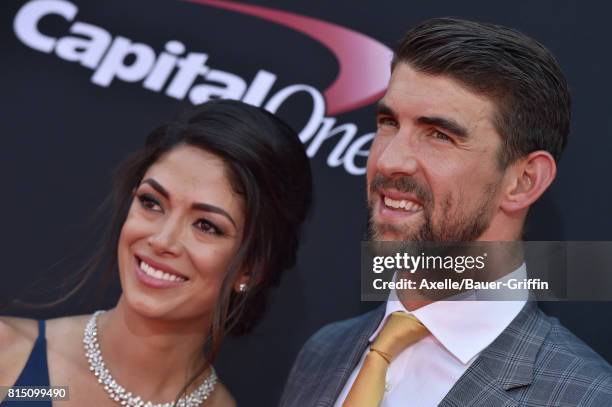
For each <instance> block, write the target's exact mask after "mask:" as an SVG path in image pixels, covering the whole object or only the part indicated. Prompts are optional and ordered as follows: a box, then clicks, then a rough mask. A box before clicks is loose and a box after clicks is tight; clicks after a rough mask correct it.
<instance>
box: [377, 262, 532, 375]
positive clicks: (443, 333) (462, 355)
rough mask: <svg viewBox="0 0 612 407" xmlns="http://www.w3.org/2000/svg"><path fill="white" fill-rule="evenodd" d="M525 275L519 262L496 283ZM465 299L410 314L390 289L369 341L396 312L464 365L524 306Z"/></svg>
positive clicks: (491, 340)
mask: <svg viewBox="0 0 612 407" xmlns="http://www.w3.org/2000/svg"><path fill="white" fill-rule="evenodd" d="M526 276H527V269H526V266H525V263H523V264H522V265H521V266H520V267H519V268H518V269H516V270H514V271H513V272H512V273H510V274H508V275H506V276H505V277H504V278H502V279H500V280H499V281H506V280H508V279H510V278H517V279H520V280H522V279H523V278H526ZM526 295H527V293H525V298H527V297H526ZM469 297H470V298H471V300H467V301H466V300H462V301H436V302H433V303H431V304H428V305H426V306H424V307H421V308H419V309H417V310H414V311H412V312H410V311H408V310H407V309H406V308H405V307H404V306H403V304H402V303H401V302H400V301H399V299H398V297H397V293H396V292H395V290H392V291H391V293H390V294H389V298H388V300H387V306H386V309H385V316H384V317H383V319H382V320H381V321H380V324H379V325H378V328H377V329H376V330H375V331H374V333H373V334H372V336H370V342H373V341H374V339H375V338H376V336H377V335H378V333H379V332H380V330H381V329H382V327H383V325H384V323H385V322H386V320H387V318H388V317H389V315H391V314H392V313H393V312H397V311H400V312H406V313H408V314H412V315H414V316H415V317H416V318H417V319H418V320H419V321H421V323H422V324H423V325H425V327H427V329H428V330H429V332H431V334H432V336H433V337H435V338H436V339H437V340H438V341H439V342H440V343H441V344H442V346H443V347H444V348H446V350H448V351H449V352H450V353H451V354H452V355H453V356H455V357H456V358H457V359H459V360H460V361H461V363H463V364H467V363H468V362H470V361H471V360H472V359H473V358H475V357H476V356H478V354H480V352H482V351H483V350H484V349H485V348H486V347H487V346H489V345H490V344H491V343H492V342H493V341H494V340H495V338H497V337H498V336H499V335H500V334H501V333H502V331H503V330H504V329H506V327H508V325H510V322H512V320H513V319H514V318H515V317H516V316H517V315H518V313H519V312H520V310H521V309H522V308H523V306H524V305H525V303H526V300H525V299H520V300H514V301H482V300H476V299H477V298H482V296H481V295H479V293H475V294H473V295H470V296H469ZM514 298H516V296H515V297H514Z"/></svg>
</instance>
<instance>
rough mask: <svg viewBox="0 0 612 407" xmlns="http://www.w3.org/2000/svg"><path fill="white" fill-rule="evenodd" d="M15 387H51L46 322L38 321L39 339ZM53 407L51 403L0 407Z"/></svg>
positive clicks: (3, 406)
mask: <svg viewBox="0 0 612 407" xmlns="http://www.w3.org/2000/svg"><path fill="white" fill-rule="evenodd" d="M13 386H49V367H48V366H47V340H46V339H45V321H38V337H37V338H36V342H35V343H34V347H33V348H32V352H30V356H29V357H28V361H27V362H26V365H25V367H24V368H23V370H22V371H21V374H20V375H19V377H18V378H17V381H16V382H15V384H14V385H13ZM30 406H32V407H51V401H3V402H0V407H30Z"/></svg>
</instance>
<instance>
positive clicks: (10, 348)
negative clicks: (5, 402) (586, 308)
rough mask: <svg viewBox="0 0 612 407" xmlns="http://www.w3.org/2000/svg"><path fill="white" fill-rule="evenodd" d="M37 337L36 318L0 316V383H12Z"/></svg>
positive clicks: (3, 384)
mask: <svg viewBox="0 0 612 407" xmlns="http://www.w3.org/2000/svg"><path fill="white" fill-rule="evenodd" d="M37 337H38V322H37V321H36V320H33V319H27V318H17V317H0V385H2V386H11V385H13V384H14V382H15V380H17V377H19V373H20V372H21V371H22V370H23V368H24V366H25V364H26V362H27V360H28V356H30V352H31V351H32V348H33V347H34V343H35V342H36V338H37Z"/></svg>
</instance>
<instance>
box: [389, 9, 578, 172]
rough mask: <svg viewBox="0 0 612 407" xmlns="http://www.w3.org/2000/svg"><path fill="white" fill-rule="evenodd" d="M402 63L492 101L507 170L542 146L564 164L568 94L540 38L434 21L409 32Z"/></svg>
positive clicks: (398, 58) (399, 56) (399, 55)
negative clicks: (454, 81) (444, 78)
mask: <svg viewBox="0 0 612 407" xmlns="http://www.w3.org/2000/svg"><path fill="white" fill-rule="evenodd" d="M399 62H405V63H408V64H409V65H410V66H411V67H412V68H414V69H416V70H417V71H419V72H423V73H427V74H432V75H445V76H448V77H450V78H452V79H454V80H456V81H458V82H459V83H461V84H462V85H464V86H465V87H466V88H467V89H469V90H471V91H472V92H475V93H477V94H481V95H485V96H487V97H489V98H490V99H491V100H492V101H493V102H494V104H495V105H496V108H497V112H496V113H495V117H494V118H493V124H494V126H495V128H496V130H497V131H498V133H499V134H500V136H501V137H502V140H503V144H502V148H501V150H500V151H499V162H500V165H501V167H502V168H505V167H506V166H507V165H508V164H511V163H513V162H515V161H516V160H517V159H519V158H520V157H524V156H526V155H527V154H529V153H531V152H532V151H536V150H545V151H548V152H549V153H550V154H551V155H552V156H553V157H554V158H555V160H556V161H559V159H560V157H561V152H562V151H563V149H564V148H565V145H566V144H567V136H568V133H569V127H570V116H571V112H570V95H569V91H568V88H567V83H566V81H565V77H564V76H563V73H562V72H561V68H560V67H559V65H558V64H557V61H556V60H555V58H554V57H553V56H552V54H551V53H550V52H549V51H548V50H547V49H546V48H544V46H542V45H541V44H540V43H538V42H537V41H535V40H534V39H532V38H529V37H527V36H526V35H524V34H522V33H520V32H518V31H515V30H512V29H509V28H506V27H502V26H499V25H494V24H483V23H477V22H472V21H466V20H460V19H455V18H434V19H430V20H427V21H425V22H423V23H421V24H419V25H417V26H416V27H414V28H413V29H412V30H410V31H409V32H408V33H407V34H406V36H405V37H404V38H403V40H402V41H401V42H400V43H399V45H398V46H397V48H396V50H395V55H394V58H393V62H392V64H391V69H392V70H393V69H395V66H396V65H397V64H398V63H399Z"/></svg>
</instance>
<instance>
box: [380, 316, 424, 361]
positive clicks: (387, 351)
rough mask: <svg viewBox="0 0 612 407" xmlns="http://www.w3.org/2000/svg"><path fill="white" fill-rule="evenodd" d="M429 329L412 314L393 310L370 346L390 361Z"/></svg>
mask: <svg viewBox="0 0 612 407" xmlns="http://www.w3.org/2000/svg"><path fill="white" fill-rule="evenodd" d="M428 333H429V331H428V330H427V328H425V325H423V324H422V323H421V322H420V321H419V320H418V319H416V318H415V317H414V316H413V315H410V314H407V313H405V312H394V313H392V314H391V315H389V318H387V321H386V322H385V325H384V326H383V329H382V330H381V331H380V333H379V334H378V336H377V337H376V340H374V343H373V344H372V346H371V347H370V349H371V350H373V351H375V352H376V353H378V354H380V355H381V356H382V357H384V358H385V359H386V360H387V362H389V363H390V362H391V361H392V360H393V359H395V357H396V356H397V355H399V354H400V353H401V352H402V351H403V350H404V349H406V348H407V347H408V346H410V345H412V344H413V343H416V342H418V341H420V340H421V339H422V338H424V337H425V336H427V334H428Z"/></svg>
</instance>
